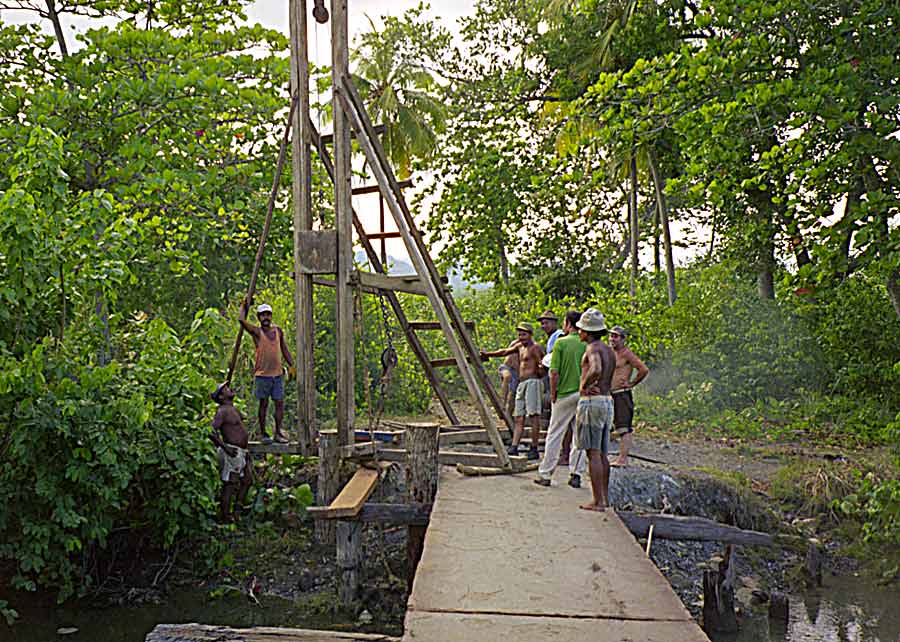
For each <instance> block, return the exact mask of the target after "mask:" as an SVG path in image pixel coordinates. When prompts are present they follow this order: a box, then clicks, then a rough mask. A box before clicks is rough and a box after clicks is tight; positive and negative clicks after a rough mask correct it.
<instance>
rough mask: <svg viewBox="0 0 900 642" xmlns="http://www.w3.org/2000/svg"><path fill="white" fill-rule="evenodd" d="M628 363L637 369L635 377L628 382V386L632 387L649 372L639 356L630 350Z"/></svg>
mask: <svg viewBox="0 0 900 642" xmlns="http://www.w3.org/2000/svg"><path fill="white" fill-rule="evenodd" d="M628 363H630V364H631V366H632V367H633V368H634V369H635V370H637V375H636V376H635V378H634V379H633V380H632V381H631V382H630V383H629V385H628V387H629V388H634V387H635V386H636V385H638V384H639V383H640V382H642V381H643V380H644V379H645V378H646V377H647V375H648V374H650V368H648V367H647V366H645V365H644V362H643V361H641V360H640V358H639V357H638V356H637V355H636V354H635V353H633V352H632V351H631V350H629V351H628Z"/></svg>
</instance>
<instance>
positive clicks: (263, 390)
mask: <svg viewBox="0 0 900 642" xmlns="http://www.w3.org/2000/svg"><path fill="white" fill-rule="evenodd" d="M256 318H257V319H259V326H255V325H253V324H252V323H250V322H248V321H247V303H246V302H244V303H243V304H242V305H241V313H240V316H239V317H238V321H240V323H241V325H242V326H243V328H244V330H246V331H247V332H249V333H250V335H251V336H252V337H253V343H255V344H256V363H255V365H254V367H253V376H254V378H255V388H256V398H257V399H258V400H259V432H260V436H261V437H262V442H263V443H264V444H268V443H272V440H271V439H269V435H268V434H266V414H267V413H268V410H269V397H271V398H272V401H274V402H275V441H276V442H277V443H279V444H286V443H288V438H287V437H286V436H285V434H284V430H283V429H282V424H283V423H284V368H283V367H282V365H281V359H282V357H284V360H285V361H287V364H288V367H289V368H290V370H289V372H291V373H292V374H296V371H295V370H294V360H293V359H292V358H291V353H290V351H289V350H288V347H287V341H285V340H284V331H283V330H282V329H281V328H279V327H278V326H277V325H275V324H274V323H272V306H270V305H269V304H267V303H263V304H262V305H261V306H259V307H258V308H256Z"/></svg>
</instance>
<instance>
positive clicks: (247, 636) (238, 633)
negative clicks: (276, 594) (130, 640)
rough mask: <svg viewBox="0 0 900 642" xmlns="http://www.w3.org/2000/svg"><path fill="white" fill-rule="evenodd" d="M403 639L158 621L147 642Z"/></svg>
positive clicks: (393, 641)
mask: <svg viewBox="0 0 900 642" xmlns="http://www.w3.org/2000/svg"><path fill="white" fill-rule="evenodd" d="M347 640H356V641H357V642H400V638H395V637H391V636H388V635H382V634H381V633H344V632H341V631H316V630H314V629H289V628H280V627H271V626H258V627H254V628H250V629H233V628H231V627H228V626H210V625H208V624H157V625H156V626H155V627H154V628H153V630H152V631H150V633H148V634H147V638H146V642H346V641H347Z"/></svg>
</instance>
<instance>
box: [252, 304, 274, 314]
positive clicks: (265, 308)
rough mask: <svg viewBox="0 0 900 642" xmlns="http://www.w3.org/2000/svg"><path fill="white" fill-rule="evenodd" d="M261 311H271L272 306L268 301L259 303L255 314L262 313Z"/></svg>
mask: <svg viewBox="0 0 900 642" xmlns="http://www.w3.org/2000/svg"><path fill="white" fill-rule="evenodd" d="M263 312H272V306H271V305H269V304H268V303H262V304H260V306H259V307H257V308H256V314H262V313H263Z"/></svg>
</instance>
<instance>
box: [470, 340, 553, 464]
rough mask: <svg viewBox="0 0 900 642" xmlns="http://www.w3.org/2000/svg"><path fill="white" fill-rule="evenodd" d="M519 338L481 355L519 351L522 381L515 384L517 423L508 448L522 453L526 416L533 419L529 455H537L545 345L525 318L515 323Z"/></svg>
mask: <svg viewBox="0 0 900 642" xmlns="http://www.w3.org/2000/svg"><path fill="white" fill-rule="evenodd" d="M516 335H517V341H516V342H515V343H513V344H512V345H510V346H509V347H508V348H503V349H501V350H494V351H493V352H485V351H484V350H482V351H481V358H482V359H489V358H491V357H505V356H506V355H509V354H513V353H518V355H519V385H518V387H517V388H516V404H515V408H514V410H513V417H515V420H516V425H515V429H514V430H513V438H512V444H511V445H510V447H509V449H508V451H507V452H509V454H510V455H518V454H519V442H520V441H521V440H522V433H524V432H525V418H526V417H528V421H529V422H530V423H531V448H529V449H528V459H538V458H539V457H540V455H539V454H538V443H539V441H540V437H541V401H542V397H543V392H542V386H541V373H540V370H541V359H543V358H544V349H543V348H542V347H541V346H540V344H537V343H535V342H534V328H532V327H531V324H530V323H525V322H522V323H520V324H519V325H517V326H516Z"/></svg>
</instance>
